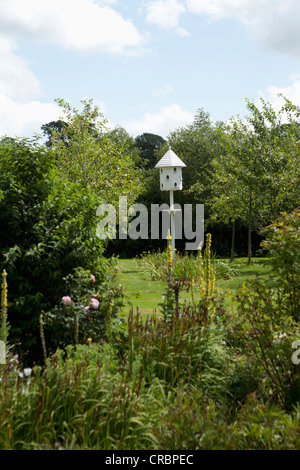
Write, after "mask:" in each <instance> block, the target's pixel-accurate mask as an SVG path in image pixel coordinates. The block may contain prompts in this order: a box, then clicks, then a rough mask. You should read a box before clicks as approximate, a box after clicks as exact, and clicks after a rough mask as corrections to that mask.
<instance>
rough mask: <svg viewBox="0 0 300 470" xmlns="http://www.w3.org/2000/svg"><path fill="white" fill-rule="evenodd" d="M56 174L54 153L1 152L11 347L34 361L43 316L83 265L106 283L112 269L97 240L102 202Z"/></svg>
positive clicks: (21, 145) (20, 146)
mask: <svg viewBox="0 0 300 470" xmlns="http://www.w3.org/2000/svg"><path fill="white" fill-rule="evenodd" d="M54 167H55V158H54V155H53V153H52V151H51V150H49V149H47V148H46V147H41V146H39V145H38V144H37V143H36V142H29V141H25V140H21V141H16V142H14V144H13V145H9V146H7V145H5V146H2V147H0V188H1V190H2V191H3V194H4V198H3V199H2V200H0V225H1V233H0V264H1V266H3V268H5V269H6V271H7V274H8V278H9V280H10V282H9V295H8V309H9V322H10V325H11V330H10V341H11V342H12V343H14V344H16V343H21V345H20V349H21V350H22V351H23V353H24V352H26V351H29V353H30V356H31V357H35V358H37V357H38V356H39V355H40V353H41V351H40V339H39V315H40V312H41V310H45V311H48V310H50V309H51V308H53V307H54V306H55V304H57V302H59V301H60V300H61V298H62V296H64V295H66V294H65V293H66V285H65V281H64V278H65V277H66V276H67V275H69V274H71V273H72V271H73V269H75V268H77V267H79V266H81V267H83V268H84V269H89V270H91V272H93V271H94V270H97V272H103V276H104V272H105V271H106V269H107V263H106V261H104V258H103V250H104V245H103V242H102V241H101V240H99V238H98V237H97V236H96V226H97V216H96V209H97V207H98V205H99V203H100V200H99V197H97V196H96V195H95V194H94V193H92V192H91V191H90V190H88V189H84V190H82V189H80V188H79V187H78V186H77V185H76V184H75V183H66V182H62V181H61V180H60V178H59V177H58V175H57V173H56V172H55V169H54ZM103 276H102V277H103Z"/></svg>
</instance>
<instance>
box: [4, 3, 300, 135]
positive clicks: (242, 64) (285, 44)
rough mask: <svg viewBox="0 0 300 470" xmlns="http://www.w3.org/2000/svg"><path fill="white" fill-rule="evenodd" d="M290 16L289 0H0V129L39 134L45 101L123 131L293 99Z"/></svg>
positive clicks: (297, 31) (294, 34) (157, 129)
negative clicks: (98, 115)
mask: <svg viewBox="0 0 300 470" xmlns="http://www.w3.org/2000/svg"><path fill="white" fill-rule="evenodd" d="M299 18H300V2H299V0H140V1H138V0H51V2H49V0H47V1H46V0H0V61H1V62H0V64H1V67H0V135H9V136H12V137H14V136H20V137H31V136H32V135H33V134H34V133H40V132H41V129H40V127H41V125H42V124H45V123H47V122H50V121H51V120H55V119H58V118H59V117H60V116H61V110H60V109H58V107H57V106H56V104H55V102H54V100H55V98H63V99H64V100H66V101H68V102H69V103H70V104H71V105H72V106H73V107H76V108H79V109H80V106H81V105H80V101H81V100H82V99H93V100H94V103H95V104H97V105H99V107H100V109H101V110H102V112H103V114H104V116H105V118H107V119H108V121H109V123H110V126H111V127H115V126H122V127H124V128H125V129H126V130H127V131H128V132H129V133H130V134H131V135H132V136H133V137H135V136H137V135H139V134H141V133H143V132H153V133H156V134H159V135H161V136H163V137H167V135H168V133H169V132H171V131H173V130H175V129H177V128H178V127H182V126H185V125H188V124H190V123H191V122H192V121H193V117H194V116H195V114H196V113H197V110H198V109H200V108H202V109H204V110H205V111H206V112H208V113H209V114H210V116H211V118H212V120H214V121H217V120H222V121H226V120H228V119H229V118H230V117H232V116H237V115H240V116H241V117H243V116H244V115H245V114H246V112H247V111H246V107H245V100H246V99H247V98H248V99H250V100H254V101H256V102H258V100H259V98H260V97H262V98H264V99H265V100H267V101H270V102H271V103H272V104H273V105H274V107H275V108H278V106H280V99H279V98H278V93H283V94H284V95H285V96H286V97H287V98H289V99H291V100H292V101H293V102H294V103H295V104H298V105H300V28H299Z"/></svg>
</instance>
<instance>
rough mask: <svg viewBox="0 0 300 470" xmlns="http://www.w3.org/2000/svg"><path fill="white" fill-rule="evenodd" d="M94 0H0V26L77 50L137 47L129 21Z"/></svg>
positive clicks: (137, 37)
mask: <svg viewBox="0 0 300 470" xmlns="http://www.w3.org/2000/svg"><path fill="white" fill-rule="evenodd" d="M111 3H114V2H112V1H98V2H97V1H96V0H51V1H48V0H47V1H46V0H26V5H24V0H9V2H8V1H7V0H0V27H1V30H2V32H4V33H9V34H11V33H13V34H15V35H16V34H18V35H19V36H21V37H22V36H23V37H24V36H25V37H27V38H31V39H34V40H37V41H39V42H41V41H42V42H43V41H44V42H49V43H55V44H59V45H62V46H64V47H65V48H68V49H74V50H77V51H91V50H98V51H105V52H110V53H126V52H132V51H133V49H134V50H135V51H137V50H138V51H140V50H141V47H142V44H143V38H142V37H141V35H140V34H139V32H138V31H137V29H136V28H135V26H134V25H133V23H132V21H131V20H129V19H125V18H123V16H122V15H121V14H120V13H118V12H117V11H115V10H114V9H113V8H111V7H110V6H109V4H111Z"/></svg>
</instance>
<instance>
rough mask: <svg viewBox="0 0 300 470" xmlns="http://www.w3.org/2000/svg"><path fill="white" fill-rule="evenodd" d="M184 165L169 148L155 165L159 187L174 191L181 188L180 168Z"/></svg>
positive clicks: (163, 189)
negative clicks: (158, 177)
mask: <svg viewBox="0 0 300 470" xmlns="http://www.w3.org/2000/svg"><path fill="white" fill-rule="evenodd" d="M185 166H186V165H185V164H184V163H183V162H182V161H181V160H180V158H179V157H177V155H176V153H174V152H173V150H171V149H169V150H168V151H167V153H165V155H164V156H163V157H162V159H161V160H160V161H159V162H158V163H157V164H156V165H155V168H159V172H160V189H161V190H162V191H176V190H181V189H182V168H183V167H185Z"/></svg>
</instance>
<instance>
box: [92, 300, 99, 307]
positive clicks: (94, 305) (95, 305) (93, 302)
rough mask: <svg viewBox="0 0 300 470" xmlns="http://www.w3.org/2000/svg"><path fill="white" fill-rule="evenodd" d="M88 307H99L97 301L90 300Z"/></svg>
mask: <svg viewBox="0 0 300 470" xmlns="http://www.w3.org/2000/svg"><path fill="white" fill-rule="evenodd" d="M90 306H91V307H92V308H98V307H99V300H97V299H91V301H90Z"/></svg>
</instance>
